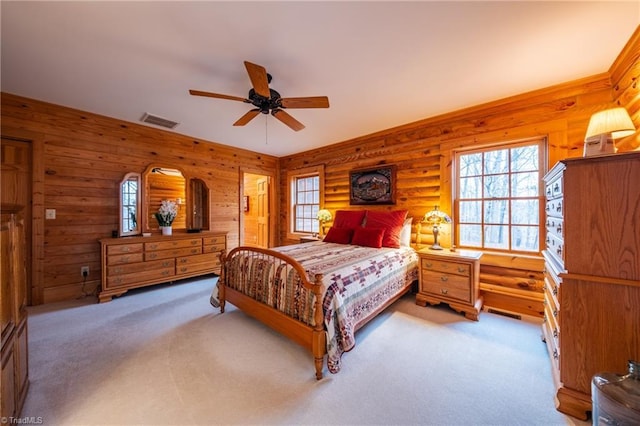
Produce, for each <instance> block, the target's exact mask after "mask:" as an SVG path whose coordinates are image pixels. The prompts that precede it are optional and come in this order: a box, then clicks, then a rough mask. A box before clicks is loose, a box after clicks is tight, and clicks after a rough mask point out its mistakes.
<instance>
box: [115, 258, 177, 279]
mask: <svg viewBox="0 0 640 426" xmlns="http://www.w3.org/2000/svg"><path fill="white" fill-rule="evenodd" d="M175 266H176V261H175V259H173V258H172V259H163V260H154V261H152V262H143V263H132V264H122V265H114V266H109V267H108V268H107V276H115V275H126V274H135V273H138V272H145V271H153V270H154V269H163V268H175Z"/></svg>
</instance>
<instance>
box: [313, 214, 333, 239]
mask: <svg viewBox="0 0 640 426" xmlns="http://www.w3.org/2000/svg"><path fill="white" fill-rule="evenodd" d="M316 219H318V222H320V237H322V236H323V235H324V224H325V223H326V222H330V221H331V219H332V216H331V212H330V211H329V210H326V209H321V210H318V213H317V214H316Z"/></svg>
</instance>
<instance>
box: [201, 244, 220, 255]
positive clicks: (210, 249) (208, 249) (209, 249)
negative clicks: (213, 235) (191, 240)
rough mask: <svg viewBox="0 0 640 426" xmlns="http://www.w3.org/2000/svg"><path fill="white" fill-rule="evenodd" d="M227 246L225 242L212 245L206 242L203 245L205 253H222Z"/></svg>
mask: <svg viewBox="0 0 640 426" xmlns="http://www.w3.org/2000/svg"><path fill="white" fill-rule="evenodd" d="M225 247H226V246H225V244H224V243H220V244H212V245H207V244H205V245H204V246H202V252H203V253H220V252H221V251H222V250H224V249H225Z"/></svg>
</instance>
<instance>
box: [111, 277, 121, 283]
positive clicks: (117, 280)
mask: <svg viewBox="0 0 640 426" xmlns="http://www.w3.org/2000/svg"><path fill="white" fill-rule="evenodd" d="M113 281H114V282H115V283H116V284H120V283H121V282H122V278H116V279H115V280H113Z"/></svg>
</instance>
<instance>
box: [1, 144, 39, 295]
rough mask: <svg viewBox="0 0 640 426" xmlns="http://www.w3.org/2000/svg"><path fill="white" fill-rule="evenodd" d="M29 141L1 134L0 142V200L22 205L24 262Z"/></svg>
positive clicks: (28, 250) (28, 209) (28, 237)
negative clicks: (0, 140)
mask: <svg viewBox="0 0 640 426" xmlns="http://www.w3.org/2000/svg"><path fill="white" fill-rule="evenodd" d="M31 150H32V146H31V142H29V141H23V140H15V139H9V138H6V137H2V145H1V146H0V152H1V155H0V167H1V168H0V174H1V179H0V180H1V184H0V185H1V186H0V191H1V192H0V198H1V201H2V204H10V205H17V206H23V209H22V212H21V213H20V216H21V217H20V218H19V219H18V221H19V222H21V223H23V224H24V235H25V240H26V250H25V256H26V258H25V264H26V265H31V222H32V220H31V218H32V216H31V215H32V213H31V175H32V171H31V157H32V152H31ZM26 275H27V276H26V281H27V282H26V288H27V289H29V290H28V291H27V299H28V300H27V303H28V304H29V305H31V293H32V291H31V268H30V267H28V268H27V271H26Z"/></svg>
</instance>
